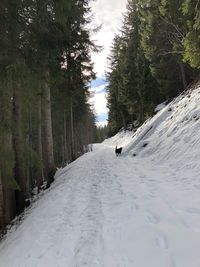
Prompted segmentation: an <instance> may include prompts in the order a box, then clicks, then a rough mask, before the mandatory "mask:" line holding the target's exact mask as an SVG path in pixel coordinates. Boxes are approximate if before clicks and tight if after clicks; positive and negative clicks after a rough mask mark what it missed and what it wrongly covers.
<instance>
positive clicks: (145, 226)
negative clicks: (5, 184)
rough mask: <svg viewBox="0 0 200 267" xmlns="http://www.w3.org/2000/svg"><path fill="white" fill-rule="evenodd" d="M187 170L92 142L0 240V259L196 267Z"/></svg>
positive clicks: (197, 232)
mask: <svg viewBox="0 0 200 267" xmlns="http://www.w3.org/2000/svg"><path fill="white" fill-rule="evenodd" d="M191 175H192V177H193V179H191ZM194 177H195V174H191V170H190V172H188V173H187V172H181V170H178V169H170V168H169V167H168V166H166V165H159V166H158V165H156V163H154V162H153V161H151V160H148V159H147V158H145V159H144V158H140V157H129V156H127V157H123V156H121V157H116V156H115V155H114V149H113V148H110V147H106V146H104V145H96V146H95V149H94V151H93V152H90V153H87V154H86V155H84V156H82V157H81V158H79V159H78V160H76V161H75V162H73V163H72V164H70V165H69V166H67V167H66V168H64V169H63V170H60V171H58V173H57V178H56V182H55V183H54V185H53V186H52V187H51V188H50V190H49V192H47V193H46V194H44V196H43V197H42V198H40V199H39V200H38V201H37V202H35V203H34V204H33V207H32V208H30V209H29V210H28V212H27V214H26V216H25V220H24V221H23V222H22V224H21V225H20V226H19V227H18V228H17V229H16V230H12V231H11V233H9V234H8V236H7V238H6V239H5V240H3V242H1V244H0V266H1V267H46V266H48V267H59V266H60V267H84V266H85V267H200V253H199V248H200V183H199V180H198V179H194Z"/></svg>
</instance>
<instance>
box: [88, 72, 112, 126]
mask: <svg viewBox="0 0 200 267" xmlns="http://www.w3.org/2000/svg"><path fill="white" fill-rule="evenodd" d="M106 84H107V82H106V80H105V78H104V77H102V78H100V77H99V78H97V79H96V80H94V81H92V83H91V90H90V92H91V94H92V97H91V99H90V103H92V104H93V106H94V108H95V113H96V116H97V125H105V124H106V122H107V118H108V109H107V107H106V105H107V100H106V96H107V92H106V89H105V87H106Z"/></svg>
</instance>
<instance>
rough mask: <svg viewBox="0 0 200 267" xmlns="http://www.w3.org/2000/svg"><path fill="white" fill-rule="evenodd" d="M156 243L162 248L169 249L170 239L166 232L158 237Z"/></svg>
mask: <svg viewBox="0 0 200 267" xmlns="http://www.w3.org/2000/svg"><path fill="white" fill-rule="evenodd" d="M156 245H157V247H158V248H160V249H168V247H169V246H168V241H167V238H166V236H165V235H164V234H161V235H159V236H157V237H156Z"/></svg>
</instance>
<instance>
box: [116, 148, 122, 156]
mask: <svg viewBox="0 0 200 267" xmlns="http://www.w3.org/2000/svg"><path fill="white" fill-rule="evenodd" d="M121 153H122V147H119V148H117V146H116V148H115V154H116V156H119V155H121Z"/></svg>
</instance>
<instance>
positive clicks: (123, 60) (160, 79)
mask: <svg viewBox="0 0 200 267" xmlns="http://www.w3.org/2000/svg"><path fill="white" fill-rule="evenodd" d="M90 2H92V1H90V0H81V1H79V0H67V1H66V0H1V3H0V94H1V97H0V230H1V229H4V227H5V225H7V224H8V223H9V222H10V221H11V220H12V219H13V218H14V217H15V216H16V215H17V214H19V213H20V212H22V211H23V210H24V208H25V207H26V206H27V205H29V203H30V199H31V197H32V195H33V192H34V194H37V193H39V192H40V191H41V190H43V189H46V188H49V187H50V185H51V183H52V182H53V180H54V174H55V171H56V168H57V167H62V166H65V165H66V164H68V163H70V162H72V161H73V160H75V159H76V158H78V157H79V156H80V155H82V154H83V153H85V152H87V151H88V144H90V143H92V142H94V141H95V140H97V141H102V140H103V139H104V138H105V137H107V136H109V135H110V136H111V135H113V134H115V133H116V132H117V131H118V130H119V129H120V128H122V127H123V128H124V129H127V128H129V129H131V127H138V126H139V125H141V124H142V123H143V122H144V121H145V120H146V119H147V118H149V117H150V116H152V115H153V113H154V109H155V107H156V105H157V104H159V103H161V102H163V101H170V100H171V99H172V98H173V97H175V96H177V95H178V94H180V93H181V92H182V91H184V90H186V89H187V88H188V87H189V86H190V85H191V84H192V83H193V82H195V81H196V80H197V79H198V78H199V69H200V1H199V0H176V1H174V0H128V2H127V10H126V12H125V14H124V15H123V18H122V19H123V26H122V28H121V31H120V32H119V33H118V34H116V35H115V38H114V41H113V45H112V48H111V53H110V55H109V58H108V65H109V70H108V71H107V73H106V77H107V80H108V86H107V92H108V108H109V115H108V127H104V128H102V129H99V131H97V129H96V124H95V120H96V118H95V114H94V111H93V108H92V106H91V105H90V104H89V101H88V100H89V97H90V92H89V84H90V82H91V80H93V79H95V73H94V71H93V62H92V60H91V53H92V52H98V51H99V49H100V47H98V46H97V45H95V43H94V41H93V40H92V38H91V34H92V33H94V32H95V31H97V28H96V29H95V28H92V26H91V22H92V19H93V17H92V13H91V7H90Z"/></svg>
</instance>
